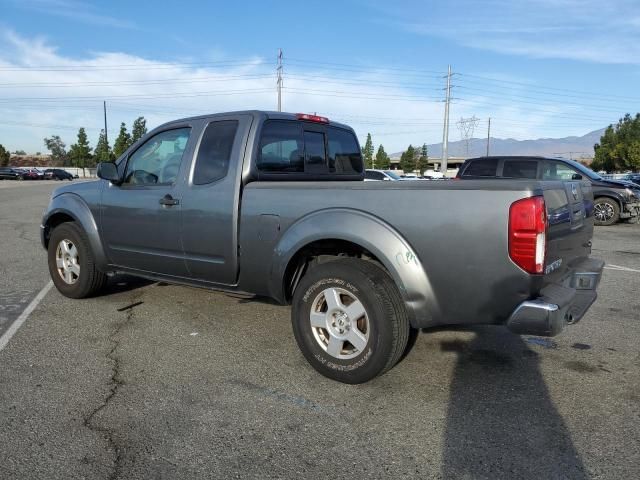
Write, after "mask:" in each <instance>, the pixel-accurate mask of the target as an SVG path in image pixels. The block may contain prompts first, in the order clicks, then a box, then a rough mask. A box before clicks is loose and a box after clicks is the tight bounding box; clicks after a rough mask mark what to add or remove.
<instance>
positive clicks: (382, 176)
mask: <svg viewBox="0 0 640 480" xmlns="http://www.w3.org/2000/svg"><path fill="white" fill-rule="evenodd" d="M364 180H365V182H369V181H374V180H383V181H392V182H396V181H398V180H402V178H401V177H400V175H398V174H397V173H396V172H394V171H393V170H375V169H371V168H368V169H367V170H366V171H365V173H364Z"/></svg>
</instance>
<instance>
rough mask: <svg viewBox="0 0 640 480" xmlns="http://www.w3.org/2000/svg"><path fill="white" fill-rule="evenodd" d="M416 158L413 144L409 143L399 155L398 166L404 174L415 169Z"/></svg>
mask: <svg viewBox="0 0 640 480" xmlns="http://www.w3.org/2000/svg"><path fill="white" fill-rule="evenodd" d="M416 160H417V156H416V149H415V148H413V145H409V146H408V147H407V149H406V150H405V151H404V152H403V153H402V155H401V156H400V168H401V169H402V171H403V172H404V173H405V174H407V173H413V171H414V170H415V169H416V163H417V162H416Z"/></svg>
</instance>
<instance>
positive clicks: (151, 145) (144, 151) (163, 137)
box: [123, 128, 191, 185]
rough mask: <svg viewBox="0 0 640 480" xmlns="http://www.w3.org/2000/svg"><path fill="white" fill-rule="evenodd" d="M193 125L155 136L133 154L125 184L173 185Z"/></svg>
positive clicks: (129, 161) (128, 163) (130, 157)
mask: <svg viewBox="0 0 640 480" xmlns="http://www.w3.org/2000/svg"><path fill="white" fill-rule="evenodd" d="M190 132H191V129H190V128H177V129H175V130H167V131H165V132H160V133H158V134H157V135H154V136H153V137H151V138H150V139H149V140H147V141H146V142H145V143H144V144H142V146H141V147H140V148H138V149H137V150H136V151H135V152H133V154H131V155H130V156H129V160H128V161H127V168H126V170H125V175H124V182H123V184H124V185H170V184H172V183H174V182H175V181H176V178H177V176H178V171H179V170H180V163H181V162H182V156H183V154H184V151H185V149H186V147H187V142H188V140H189V134H190Z"/></svg>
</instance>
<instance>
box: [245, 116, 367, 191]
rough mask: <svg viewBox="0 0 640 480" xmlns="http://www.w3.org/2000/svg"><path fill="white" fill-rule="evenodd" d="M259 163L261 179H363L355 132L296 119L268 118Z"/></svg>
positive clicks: (259, 149)
mask: <svg viewBox="0 0 640 480" xmlns="http://www.w3.org/2000/svg"><path fill="white" fill-rule="evenodd" d="M256 166H257V168H258V171H259V173H260V178H261V179H265V178H276V177H277V178H278V179H280V180H284V179H291V180H294V179H295V180H299V179H302V178H305V179H308V178H309V175H314V176H318V178H324V179H328V177H329V176H331V177H332V179H347V180H360V179H361V178H362V176H363V171H364V166H363V163H362V155H361V153H360V147H359V145H358V141H357V139H356V137H355V135H354V134H353V132H352V131H350V130H346V129H343V128H339V127H335V126H331V125H323V124H318V123H311V122H304V121H297V120H267V121H265V123H264V125H263V127H262V132H261V135H260V142H259V146H258V155H257V159H256Z"/></svg>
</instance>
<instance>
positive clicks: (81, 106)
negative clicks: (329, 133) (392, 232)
mask: <svg viewBox="0 0 640 480" xmlns="http://www.w3.org/2000/svg"><path fill="white" fill-rule="evenodd" d="M278 49H282V52H283V55H282V58H283V60H282V63H283V67H282V70H283V86H284V88H283V91H282V95H283V110H285V111H291V112H309V113H317V114H321V115H325V116H327V117H329V118H330V119H332V120H337V121H341V122H344V123H347V124H349V125H351V126H353V127H354V129H355V130H356V133H357V134H358V136H359V138H360V141H361V143H364V140H365V138H366V135H367V133H371V135H372V138H373V143H374V145H375V146H376V148H377V146H378V145H379V144H383V145H384V148H385V150H386V151H387V152H389V153H393V152H398V151H400V150H403V149H404V148H406V146H407V145H408V144H409V143H412V144H413V145H421V144H422V143H438V142H441V141H442V134H443V133H442V132H443V118H444V101H443V100H444V97H445V85H446V72H447V68H448V65H451V69H452V72H453V75H452V82H451V83H452V90H451V95H452V102H451V112H450V117H451V120H450V133H449V139H450V140H451V141H455V140H460V138H461V132H460V130H459V128H458V122H459V120H460V119H461V118H471V117H476V118H477V119H478V120H477V122H476V126H475V130H474V136H475V137H486V135H487V127H488V118H491V136H492V137H497V138H515V139H520V140H523V139H534V138H542V137H553V138H556V137H565V136H570V135H576V136H581V135H584V134H586V133H588V132H590V131H593V130H596V129H600V128H603V127H605V126H607V125H609V124H611V123H615V122H616V121H617V120H618V119H619V118H620V117H622V116H623V115H624V114H625V113H632V114H635V113H636V112H638V111H640V92H638V88H637V86H638V85H640V1H638V0H609V1H607V2H602V1H601V0H598V1H592V0H526V1H525V0H487V1H477V2H476V1H469V0H466V1H465V0H446V1H440V0H433V1H417V0H395V1H393V2H390V1H381V2H374V1H369V2H367V1H364V0H340V1H331V0H325V1H316V0H305V1H304V2H300V1H288V0H282V1H276V0H274V1H272V2H265V1H244V2H222V1H208V2H207V1H201V2H199V1H191V2H190V1H184V2H181V3H176V2H168V1H164V0H157V1H154V2H127V1H120V0H112V1H109V2H85V1H79V0H0V144H2V145H4V146H5V148H7V149H10V150H11V151H14V150H17V149H20V150H26V151H27V152H28V153H35V152H38V151H41V152H45V151H46V150H45V147H44V144H43V138H44V137H49V136H51V135H60V136H61V137H62V139H63V140H64V141H65V142H66V143H67V145H69V144H71V143H74V142H75V140H76V135H77V131H78V128H79V127H84V128H86V130H87V133H88V135H89V139H90V141H91V143H92V146H95V143H96V141H97V138H98V135H99V132H100V129H101V128H103V125H104V119H103V111H102V106H103V101H106V104H107V113H108V115H107V117H108V134H109V138H110V140H111V142H112V141H113V139H114V138H115V136H116V135H117V131H118V128H119V125H120V123H121V122H125V123H126V124H127V126H128V128H129V129H130V128H131V123H132V122H133V120H134V119H135V118H136V117H138V116H144V117H145V118H146V119H147V125H148V126H149V127H155V126H157V125H159V124H161V123H163V122H166V121H169V120H172V119H176V118H181V117H185V116H190V115H197V114H202V113H214V112H224V111H233V110H243V109H264V110H275V109H276V108H277V91H276V66H277V65H276V64H277V55H278Z"/></svg>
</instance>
